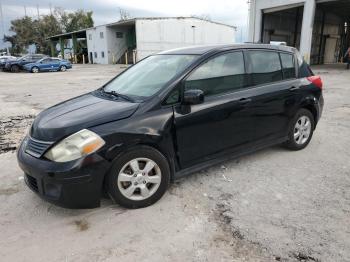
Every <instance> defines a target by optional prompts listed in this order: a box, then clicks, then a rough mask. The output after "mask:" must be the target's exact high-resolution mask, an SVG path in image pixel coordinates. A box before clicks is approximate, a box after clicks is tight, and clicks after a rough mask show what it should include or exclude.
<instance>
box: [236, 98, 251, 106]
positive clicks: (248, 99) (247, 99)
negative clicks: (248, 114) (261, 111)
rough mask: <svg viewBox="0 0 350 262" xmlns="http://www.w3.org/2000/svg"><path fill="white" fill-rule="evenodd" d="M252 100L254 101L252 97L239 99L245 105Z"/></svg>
mask: <svg viewBox="0 0 350 262" xmlns="http://www.w3.org/2000/svg"><path fill="white" fill-rule="evenodd" d="M251 101H252V99H250V98H241V99H239V100H238V103H240V104H243V105H244V104H248V103H250V102H251Z"/></svg>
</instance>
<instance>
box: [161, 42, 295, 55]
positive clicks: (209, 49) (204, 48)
mask: <svg viewBox="0 0 350 262" xmlns="http://www.w3.org/2000/svg"><path fill="white" fill-rule="evenodd" d="M232 49H271V50H277V51H287V52H294V50H295V48H294V47H290V46H284V45H269V44H252V43H246V44H230V45H225V44H222V45H198V46H189V47H182V48H177V49H172V50H168V51H163V52H160V53H159V54H161V55H203V54H206V53H215V52H220V51H225V50H232Z"/></svg>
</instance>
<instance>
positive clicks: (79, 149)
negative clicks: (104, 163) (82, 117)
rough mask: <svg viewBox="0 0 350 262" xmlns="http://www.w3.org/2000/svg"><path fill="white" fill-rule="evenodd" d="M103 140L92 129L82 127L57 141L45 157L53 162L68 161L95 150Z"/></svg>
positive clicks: (103, 142) (102, 143) (100, 145)
mask: <svg viewBox="0 0 350 262" xmlns="http://www.w3.org/2000/svg"><path fill="white" fill-rule="evenodd" d="M104 144H105V141H104V140H103V139H102V138H101V137H99V136H98V135H97V134H95V133H94V132H92V131H89V130H87V129H83V130H81V131H79V132H77V133H75V134H73V135H71V136H69V137H67V138H65V139H63V140H62V141H61V142H59V143H58V144H57V145H56V146H54V147H53V148H51V149H50V150H49V151H48V152H47V153H46V154H45V157H46V158H48V159H50V160H52V161H55V162H68V161H72V160H75V159H78V158H81V157H83V156H86V155H89V154H91V153H94V152H96V151H97V150H98V149H100V148H101V147H102V146H103V145H104Z"/></svg>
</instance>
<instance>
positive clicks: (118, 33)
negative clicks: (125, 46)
mask: <svg viewBox="0 0 350 262" xmlns="http://www.w3.org/2000/svg"><path fill="white" fill-rule="evenodd" d="M115 34H116V36H117V38H123V32H116V33H115Z"/></svg>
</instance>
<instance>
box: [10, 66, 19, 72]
mask: <svg viewBox="0 0 350 262" xmlns="http://www.w3.org/2000/svg"><path fill="white" fill-rule="evenodd" d="M11 72H12V73H18V72H19V66H18V65H13V66H11Z"/></svg>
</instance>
